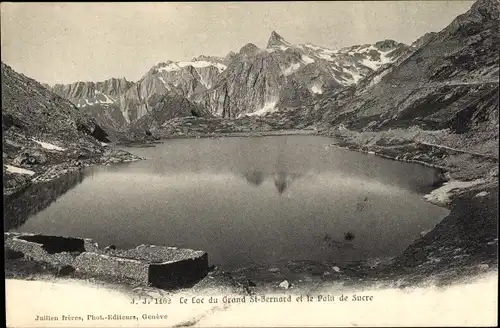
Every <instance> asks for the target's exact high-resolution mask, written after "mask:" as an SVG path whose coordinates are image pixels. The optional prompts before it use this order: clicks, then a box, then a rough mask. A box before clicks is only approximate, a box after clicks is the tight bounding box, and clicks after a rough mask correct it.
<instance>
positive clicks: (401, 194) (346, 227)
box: [6, 136, 448, 269]
mask: <svg viewBox="0 0 500 328" xmlns="http://www.w3.org/2000/svg"><path fill="white" fill-rule="evenodd" d="M331 142H332V140H331V139H328V138H324V137H317V136H272V137H255V138H237V137H232V138H220V139H176V140H168V141H165V143H164V144H160V145H158V146H157V147H155V148H131V149H127V150H129V151H131V152H133V153H135V154H137V155H140V156H143V157H146V158H147V160H145V161H139V162H133V163H126V164H120V165H116V166H108V167H93V168H90V169H88V170H86V171H84V172H83V173H78V175H77V176H76V177H75V176H74V175H73V176H69V177H65V178H63V179H62V180H61V179H60V180H58V181H56V182H53V183H52V184H51V185H49V186H45V187H43V188H42V189H39V190H34V191H33V190H32V191H31V192H30V193H31V194H30V195H29V197H28V196H24V198H23V196H22V195H21V196H20V198H19V199H18V200H17V203H16V200H13V201H12V203H11V204H12V205H11V206H10V207H11V210H12V209H13V208H14V209H15V210H14V211H15V212H16V213H15V214H12V215H11V216H12V217H17V220H18V224H17V225H18V226H17V227H15V226H14V227H12V229H11V230H15V231H26V232H39V233H45V234H52V235H64V236H68V235H69V236H82V237H91V238H93V239H95V240H96V241H97V242H99V244H100V245H101V246H106V245H109V244H114V245H116V246H117V247H123V248H128V247H133V246H137V245H140V244H158V245H169V246H178V247H186V248H193V249H201V250H205V251H207V252H208V254H209V260H210V262H211V263H212V264H216V265H220V266H222V267H224V268H227V269H234V268H238V267H243V266H252V265H269V266H273V265H279V264H282V263H286V262H287V261H290V260H314V261H350V260H362V259H368V258H386V257H391V256H395V255H397V254H398V253H399V252H401V251H403V250H404V248H405V247H406V246H408V245H409V244H410V243H411V242H412V241H413V240H415V239H416V238H417V237H418V236H419V233H420V232H421V231H423V230H426V229H430V228H432V227H434V226H435V225H436V224H437V223H438V222H439V221H440V220H441V219H442V218H443V217H444V216H446V215H447V213H448V211H447V210H446V209H444V208H440V207H437V206H434V205H432V204H429V203H427V202H425V201H423V200H422V199H421V196H422V195H423V193H425V192H427V191H429V190H430V187H431V185H432V184H434V183H435V182H436V181H437V180H438V175H437V174H436V171H435V170H432V169H429V168H426V167H423V166H420V165H416V164H407V163H400V162H396V161H391V160H386V159H383V158H379V157H376V156H371V155H365V154H362V153H357V152H352V151H348V150H342V149H337V148H334V147H329V146H328V145H329V144H331ZM68 179H71V180H70V181H69V180H68ZM37 197H38V198H37ZM39 199H42V200H39ZM8 211H9V210H7V212H8ZM6 214H7V215H8V214H9V213H6ZM346 236H348V238H347V240H346V238H345V237H346ZM349 237H351V238H349Z"/></svg>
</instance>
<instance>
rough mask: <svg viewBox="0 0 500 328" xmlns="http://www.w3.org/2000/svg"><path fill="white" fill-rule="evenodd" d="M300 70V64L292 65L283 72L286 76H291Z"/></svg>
mask: <svg viewBox="0 0 500 328" xmlns="http://www.w3.org/2000/svg"><path fill="white" fill-rule="evenodd" d="M299 68H300V63H295V64H291V65H290V66H289V67H287V68H286V69H284V70H283V75H285V76H288V75H291V74H293V73H295V72H296V71H298V70H299Z"/></svg>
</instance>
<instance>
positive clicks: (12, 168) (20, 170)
mask: <svg viewBox="0 0 500 328" xmlns="http://www.w3.org/2000/svg"><path fill="white" fill-rule="evenodd" d="M5 168H6V170H7V172H10V173H16V174H27V175H33V174H35V172H33V171H30V170H26V169H23V168H20V167H17V166H12V165H5Z"/></svg>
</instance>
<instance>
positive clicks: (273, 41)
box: [267, 31, 290, 48]
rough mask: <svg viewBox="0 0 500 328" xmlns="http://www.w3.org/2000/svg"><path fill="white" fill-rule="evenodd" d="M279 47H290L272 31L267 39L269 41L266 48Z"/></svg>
mask: <svg viewBox="0 0 500 328" xmlns="http://www.w3.org/2000/svg"><path fill="white" fill-rule="evenodd" d="M279 46H290V43H289V42H287V41H286V40H285V39H283V37H282V36H281V35H279V34H278V33H276V32H275V31H272V32H271V36H270V37H269V41H267V48H272V47H279Z"/></svg>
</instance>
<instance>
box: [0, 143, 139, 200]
mask: <svg viewBox="0 0 500 328" xmlns="http://www.w3.org/2000/svg"><path fill="white" fill-rule="evenodd" d="M57 155H58V156H65V155H67V154H57ZM72 155H74V156H72ZM72 155H67V157H66V158H64V159H62V160H57V161H52V162H51V161H50V160H47V159H46V158H47V156H46V155H45V154H44V153H43V152H42V151H39V150H26V151H25V152H23V153H22V154H21V155H19V156H21V157H23V158H22V159H20V160H19V161H17V162H16V161H15V160H16V158H17V157H16V158H15V159H14V161H13V163H12V164H16V166H14V165H9V166H7V167H6V165H5V163H4V167H3V185H4V192H3V194H4V198H5V196H10V195H13V194H16V193H19V192H21V191H22V190H25V189H26V188H28V187H29V186H31V185H33V184H37V183H44V182H49V181H52V180H54V179H57V178H59V177H61V176H64V175H66V174H68V173H71V172H75V171H81V170H83V169H84V168H86V167H89V166H92V165H112V164H117V163H126V162H133V161H138V160H142V159H143V158H141V157H139V156H136V155H133V154H131V153H129V152H126V151H123V150H118V149H113V148H112V147H108V146H106V147H104V149H102V150H100V151H98V152H85V151H84V150H78V151H75V154H72ZM19 156H18V157H19ZM40 156H43V157H42V158H43V160H40V159H39V158H40ZM17 163H19V164H17ZM9 168H11V170H12V168H14V169H13V171H14V172H9ZM16 169H19V170H20V171H19V172H16Z"/></svg>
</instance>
